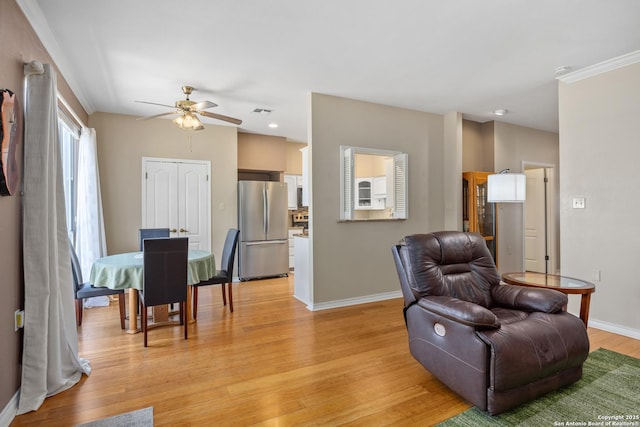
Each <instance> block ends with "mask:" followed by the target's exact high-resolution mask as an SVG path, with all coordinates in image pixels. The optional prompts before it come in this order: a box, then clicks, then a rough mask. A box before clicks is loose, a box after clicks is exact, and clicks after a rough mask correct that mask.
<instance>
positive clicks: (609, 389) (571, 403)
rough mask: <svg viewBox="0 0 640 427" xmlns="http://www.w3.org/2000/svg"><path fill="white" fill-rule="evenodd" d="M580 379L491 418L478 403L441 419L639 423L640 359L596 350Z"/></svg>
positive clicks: (448, 425)
mask: <svg viewBox="0 0 640 427" xmlns="http://www.w3.org/2000/svg"><path fill="white" fill-rule="evenodd" d="M582 372H583V374H582V379H581V380H580V381H578V382H577V383H574V384H572V385H570V386H568V387H565V388H562V389H560V390H556V391H554V392H551V393H549V394H546V395H544V396H542V397H540V398H538V399H536V400H534V401H533V402H529V403H526V404H524V405H521V406H518V407H517V408H514V409H512V410H511V411H508V412H504V413H502V414H500V415H497V416H495V417H490V416H489V415H487V414H485V413H484V412H481V411H479V410H478V409H476V408H472V409H469V410H468V411H465V412H463V413H462V414H460V415H457V416H455V417H453V418H450V419H448V420H447V421H444V422H443V423H440V424H438V426H439V427H453V426H456V427H457V426H464V427H466V426H469V427H480V426H491V427H495V426H527V427H529V426H536V427H537V426H540V427H545V426H553V427H566V426H640V359H635V358H633V357H629V356H625V355H622V354H619V353H616V352H613V351H610V350H605V349H602V348H600V349H598V350H596V351H594V352H592V353H591V354H589V357H588V358H587V360H586V361H585V363H584V365H583V371H582Z"/></svg>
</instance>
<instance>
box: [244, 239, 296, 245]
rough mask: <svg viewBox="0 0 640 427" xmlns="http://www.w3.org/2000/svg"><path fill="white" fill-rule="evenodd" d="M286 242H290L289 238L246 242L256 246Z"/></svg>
mask: <svg viewBox="0 0 640 427" xmlns="http://www.w3.org/2000/svg"><path fill="white" fill-rule="evenodd" d="M285 243H286V244H289V239H284V240H261V241H259V242H246V243H245V244H246V245H247V246H256V245H274V244H278V245H284V244H285Z"/></svg>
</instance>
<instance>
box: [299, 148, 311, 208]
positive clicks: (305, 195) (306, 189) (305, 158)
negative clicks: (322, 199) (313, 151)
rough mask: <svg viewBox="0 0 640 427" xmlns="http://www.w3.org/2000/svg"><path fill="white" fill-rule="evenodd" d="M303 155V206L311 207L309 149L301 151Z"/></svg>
mask: <svg viewBox="0 0 640 427" xmlns="http://www.w3.org/2000/svg"><path fill="white" fill-rule="evenodd" d="M300 152H301V153H302V206H309V190H310V185H309V184H310V178H311V177H310V173H309V147H304V148H301V149H300Z"/></svg>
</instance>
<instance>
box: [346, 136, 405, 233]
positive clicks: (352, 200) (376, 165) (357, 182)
mask: <svg viewBox="0 0 640 427" xmlns="http://www.w3.org/2000/svg"><path fill="white" fill-rule="evenodd" d="M407 176H408V175H407V154H406V153H401V152H398V151H388V150H378V149H373V148H363V147H348V146H341V147H340V219H341V220H343V221H367V220H369V221H371V220H389V219H406V218H407Z"/></svg>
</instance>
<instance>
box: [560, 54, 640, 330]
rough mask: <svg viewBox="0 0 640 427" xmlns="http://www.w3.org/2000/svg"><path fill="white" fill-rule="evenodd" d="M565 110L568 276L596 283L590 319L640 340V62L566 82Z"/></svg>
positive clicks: (563, 203) (563, 206)
mask: <svg viewBox="0 0 640 427" xmlns="http://www.w3.org/2000/svg"><path fill="white" fill-rule="evenodd" d="M559 107H560V110H559V111H560V162H561V164H562V169H561V171H560V223H561V228H562V235H561V245H560V247H561V268H562V273H563V274H565V275H568V276H575V277H582V278H585V279H587V280H592V281H594V282H595V284H596V293H594V294H593V296H592V299H591V311H590V319H589V320H590V322H597V323H598V326H604V328H605V329H607V328H609V329H610V328H611V327H613V328H614V330H615V328H619V329H620V330H621V331H623V332H624V331H625V329H626V332H628V333H630V334H632V335H633V336H635V337H638V338H640V315H639V314H638V307H640V278H639V277H640V276H639V275H638V273H637V271H636V270H635V268H636V267H637V265H638V258H639V255H640V227H638V212H640V199H639V198H638V189H639V188H640V174H639V173H638V159H640V120H639V118H640V64H638V63H636V64H633V65H628V66H626V67H623V68H619V69H616V70H613V71H609V72H606V73H603V74H599V75H595V76H592V77H588V78H586V79H583V80H579V81H576V82H574V83H560V86H559ZM576 196H581V197H585V198H586V208H585V209H573V208H572V199H573V197H576ZM596 270H599V271H600V277H601V280H598V281H596V280H593V279H595V278H596ZM575 303H577V302H574V304H575Z"/></svg>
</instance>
